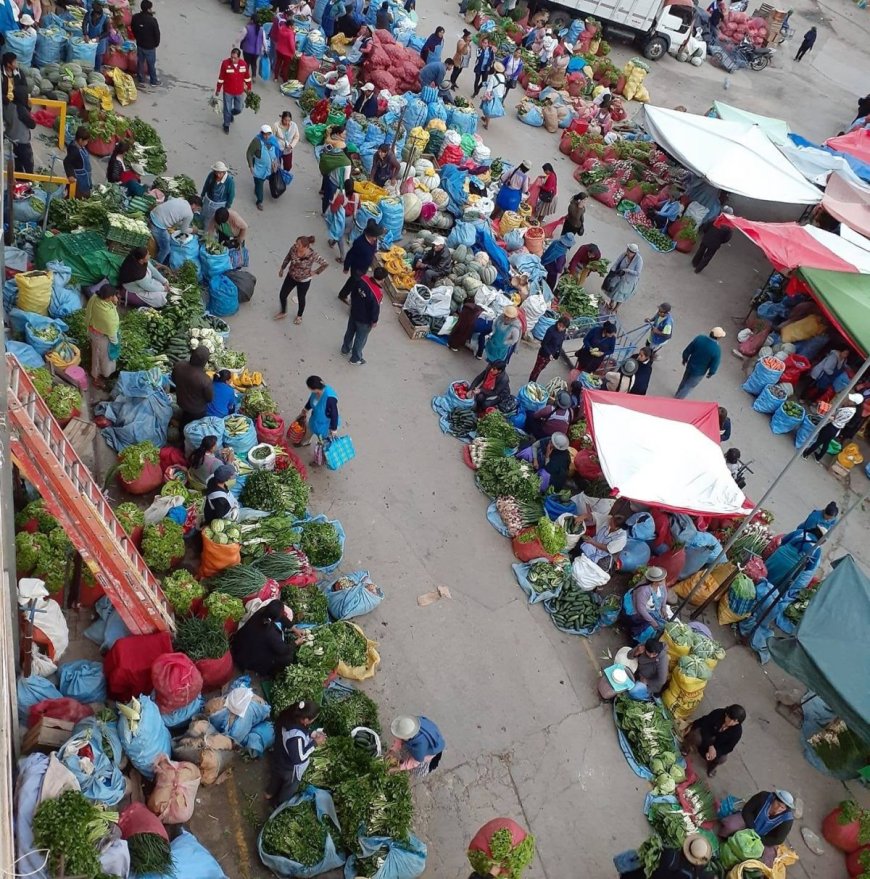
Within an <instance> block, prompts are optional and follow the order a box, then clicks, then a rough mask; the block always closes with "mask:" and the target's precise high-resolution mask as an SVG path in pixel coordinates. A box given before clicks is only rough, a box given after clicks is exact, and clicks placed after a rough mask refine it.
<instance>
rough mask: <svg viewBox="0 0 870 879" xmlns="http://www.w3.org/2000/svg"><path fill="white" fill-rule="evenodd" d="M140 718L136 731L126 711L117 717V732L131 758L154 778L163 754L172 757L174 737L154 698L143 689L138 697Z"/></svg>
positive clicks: (146, 773) (132, 761)
mask: <svg viewBox="0 0 870 879" xmlns="http://www.w3.org/2000/svg"><path fill="white" fill-rule="evenodd" d="M138 700H139V710H140V718H139V723H138V725H137V727H136V731H135V732H133V730H131V728H130V721H129V720H128V718H127V716H126V715H125V714H123V713H122V714H120V716H119V717H118V735H119V736H120V737H121V747H122V748H123V749H124V752H125V753H126V755H127V756H128V757H129V758H130V762H131V763H132V764H133V765H134V766H135V767H136V768H137V769H138V770H139V772H141V773H142V775H144V776H145V777H146V778H147V779H152V778H154V764H155V763H156V762H157V758H158V757H160V756H161V755H162V754H165V755H166V756H167V757H169V754H170V751H171V750H172V740H171V738H170V737H169V730H168V729H167V728H166V727H165V726H164V724H163V718H162V717H161V716H160V709H159V708H158V707H157V705H156V704H155V703H154V702H153V701H152V699H151V697H150V696H146V695H145V694H144V693H143V694H142V695H141V696H139V697H138Z"/></svg>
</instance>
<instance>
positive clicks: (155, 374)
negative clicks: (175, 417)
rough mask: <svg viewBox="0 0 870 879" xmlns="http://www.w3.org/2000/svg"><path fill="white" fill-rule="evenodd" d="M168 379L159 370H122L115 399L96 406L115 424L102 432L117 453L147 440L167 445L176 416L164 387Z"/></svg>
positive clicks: (95, 409) (115, 389)
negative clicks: (170, 425)
mask: <svg viewBox="0 0 870 879" xmlns="http://www.w3.org/2000/svg"><path fill="white" fill-rule="evenodd" d="M166 381H167V379H166V377H165V376H164V375H163V374H162V373H161V372H160V370H159V369H152V370H148V371H147V372H146V371H143V372H122V373H121V374H120V376H119V377H118V381H117V382H116V384H115V387H114V388H113V390H112V396H113V399H112V400H110V401H109V402H108V403H98V404H97V405H96V406H95V407H94V411H95V412H96V414H97V415H104V416H105V417H106V418H108V419H109V420H110V421H111V422H112V423H113V424H112V427H106V428H103V430H102V434H103V439H104V440H105V441H106V442H107V443H108V444H109V445H110V446H111V447H112V448H113V449H114V450H115V451H116V452H121V451H123V450H124V449H126V448H127V446H132V445H133V444H134V443H141V442H144V441H145V440H150V441H151V442H152V443H154V445H155V446H157V448H158V449H159V448H162V447H163V446H165V445H166V431H167V429H168V427H169V419H170V418H171V417H172V402H171V401H170V399H169V394H167V393H166V391H165V390H164V387H163V386H164V384H165V383H166Z"/></svg>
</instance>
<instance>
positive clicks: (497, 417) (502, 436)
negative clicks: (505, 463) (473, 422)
mask: <svg viewBox="0 0 870 879" xmlns="http://www.w3.org/2000/svg"><path fill="white" fill-rule="evenodd" d="M477 435H478V436H485V437H487V438H489V439H494V440H497V441H498V442H500V443H502V444H503V445H504V447H505V448H506V449H515V448H516V447H517V445H518V438H517V431H516V428H515V427H514V426H513V425H512V424H510V423H509V422H508V420H507V419H506V418H505V417H504V415H502V414H501V412H490V413H489V415H484V416H483V418H480V419H478V421H477Z"/></svg>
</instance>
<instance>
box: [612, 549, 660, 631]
mask: <svg viewBox="0 0 870 879" xmlns="http://www.w3.org/2000/svg"><path fill="white" fill-rule="evenodd" d="M667 579H668V574H667V571H665V570H664V568H659V567H658V566H656V565H651V566H650V567H648V568H647V569H646V574H645V579H644V581H643V582H642V583H640V584H639V585H638V586H635V587H634V589H630V590H629V591H628V592H626V593H625V595H624V596H623V599H622V610H621V612H620V615H619V616H620V622H621V623H622V625H623V626H624V627H625V628H626V630H627V631H628V634H629V636H630V637H631V639H632V640H633V641H635V642H636V643H638V644H643V643H644V642H646V641H648V640H649V639H650V638H653V637H656V636H657V635H658V634H660V633H661V632H662V631H663V630H664V627H665V623H666V622H667V619H668V618H667V612H666V607H667V602H668V587H667Z"/></svg>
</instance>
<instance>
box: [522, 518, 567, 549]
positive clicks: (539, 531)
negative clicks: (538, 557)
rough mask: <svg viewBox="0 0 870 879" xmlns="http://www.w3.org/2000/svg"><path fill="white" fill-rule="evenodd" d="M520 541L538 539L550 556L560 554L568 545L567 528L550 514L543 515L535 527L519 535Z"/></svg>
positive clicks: (529, 541) (526, 541)
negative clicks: (555, 520) (558, 523)
mask: <svg viewBox="0 0 870 879" xmlns="http://www.w3.org/2000/svg"><path fill="white" fill-rule="evenodd" d="M517 540H518V541H519V542H520V543H531V542H532V541H533V540H537V541H538V542H539V543H540V544H541V548H542V549H543V550H544V552H545V553H546V554H547V555H549V556H554V555H559V553H561V552H564V551H565V547H566V546H567V545H568V537H567V534H566V532H565V529H564V528H563V527H562V526H561V525H557V524H556V523H555V522H554V521H553V520H552V519H551V518H550V517H549V516H541V518H540V519H538V524H537V525H535V527H534V528H529V529H528V530H527V531H524V532H523V533H522V534H520V535H519V537H518V538H517Z"/></svg>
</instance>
